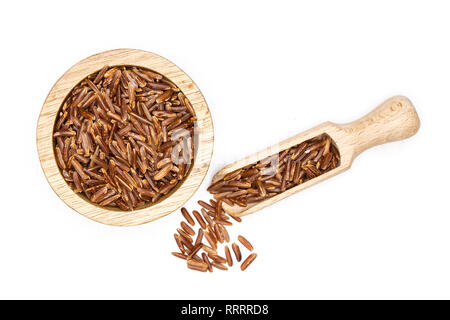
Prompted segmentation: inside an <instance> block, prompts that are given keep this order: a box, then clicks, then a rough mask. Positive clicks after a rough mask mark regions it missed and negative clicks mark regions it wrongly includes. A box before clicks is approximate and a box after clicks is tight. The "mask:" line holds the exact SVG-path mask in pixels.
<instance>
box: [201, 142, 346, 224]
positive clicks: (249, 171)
mask: <svg viewBox="0 0 450 320" xmlns="http://www.w3.org/2000/svg"><path fill="white" fill-rule="evenodd" d="M339 165H340V154H339V151H338V149H337V147H336V145H335V143H334V142H333V141H332V139H331V137H330V136H328V135H327V134H322V135H320V136H318V137H315V138H312V139H309V140H307V141H304V142H302V143H300V144H297V145H295V146H292V147H290V148H288V149H286V150H283V151H281V152H279V153H278V154H275V155H271V156H269V157H266V158H265V159H262V160H260V161H258V162H256V163H253V164H250V165H247V166H245V167H244V168H240V169H237V170H235V171H232V172H229V173H227V174H226V175H225V176H224V177H223V178H222V179H220V180H218V181H216V182H214V183H213V184H211V185H210V186H209V187H208V191H209V192H210V193H212V194H213V195H214V199H215V200H216V201H223V202H225V203H227V204H228V205H230V206H234V205H237V206H241V207H246V206H247V205H248V204H251V203H257V202H259V201H262V200H264V199H267V198H270V197H273V196H275V195H277V194H280V193H282V192H284V191H286V190H288V189H290V188H293V187H295V186H297V185H299V184H302V183H304V182H306V181H308V180H310V179H314V178H315V177H317V176H319V175H321V174H324V173H326V172H328V171H330V170H333V169H334V168H336V167H338V166H339ZM199 203H200V202H199ZM201 205H202V206H203V207H205V208H206V209H208V210H210V209H209V208H207V207H206V206H205V205H204V204H201ZM231 217H232V218H235V217H233V216H231Z"/></svg>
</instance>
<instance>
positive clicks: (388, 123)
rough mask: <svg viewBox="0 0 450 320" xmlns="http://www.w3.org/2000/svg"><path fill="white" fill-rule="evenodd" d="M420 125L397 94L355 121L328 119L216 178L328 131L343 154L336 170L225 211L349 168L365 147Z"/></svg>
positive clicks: (246, 210) (251, 208) (236, 211)
mask: <svg viewBox="0 0 450 320" xmlns="http://www.w3.org/2000/svg"><path fill="white" fill-rule="evenodd" d="M419 128H420V120H419V117H418V115H417V112H416V110H415V108H414V106H413V104H412V103H411V101H410V100H409V99H408V98H406V97H403V96H395V97H392V98H390V99H388V100H386V101H385V102H383V103H382V104H381V105H380V106H379V107H377V108H376V109H374V110H373V111H372V112H370V113H369V114H367V115H366V116H364V117H362V118H361V119H358V120H356V121H354V122H351V123H348V124H335V123H332V122H326V123H323V124H321V125H319V126H317V127H314V128H312V129H310V130H307V131H305V132H302V133H300V134H298V135H296V136H294V137H292V138H289V139H286V140H284V141H282V142H280V143H278V144H276V145H273V146H271V147H269V148H267V149H265V150H263V151H261V152H258V153H256V154H253V155H251V156H248V157H246V158H244V159H242V160H239V161H236V162H234V163H233V164H230V165H228V166H226V167H225V168H223V169H222V170H220V171H219V172H217V173H216V174H215V175H214V177H213V183H214V182H216V181H218V180H220V179H222V178H223V177H224V176H225V175H226V174H227V173H229V172H232V171H234V170H237V169H239V168H242V167H244V166H246V165H249V164H252V163H255V162H257V161H259V160H261V159H264V158H266V157H268V156H270V155H273V154H277V153H278V152H280V151H283V150H286V149H288V148H290V147H292V146H294V145H297V144H299V143H301V142H303V141H305V140H308V139H311V138H314V137H316V136H318V135H321V134H322V133H327V134H328V135H329V136H330V137H331V138H332V139H333V140H334V142H335V143H336V145H337V147H338V149H339V152H340V155H341V164H340V166H339V167H337V168H336V169H333V170H331V171H328V172H326V173H324V174H322V175H320V176H318V177H316V178H314V179H311V180H308V181H306V182H305V183H302V184H299V185H297V186H295V187H293V188H291V189H288V190H286V191H285V192H282V193H280V194H278V195H276V196H274V197H272V198H268V199H266V200H263V201H261V202H258V203H254V204H249V205H248V206H247V207H239V206H229V205H227V204H225V203H224V204H223V208H224V210H225V211H227V212H229V213H231V214H233V215H237V216H244V215H247V214H251V213H253V212H256V211H258V210H260V209H262V208H265V207H267V206H269V205H271V204H273V203H275V202H277V201H280V200H282V199H284V198H286V197H288V196H290V195H292V194H294V193H297V192H299V191H301V190H304V189H306V188H308V187H310V186H312V185H314V184H316V183H319V182H321V181H323V180H326V179H328V178H330V177H332V176H335V175H337V174H338V173H341V172H343V171H345V170H347V169H349V168H350V167H351V165H352V162H353V159H354V158H355V157H356V156H358V155H359V154H360V153H361V152H363V151H364V150H366V149H368V148H371V147H374V146H376V145H379V144H383V143H388V142H393V141H397V140H402V139H407V138H409V137H411V136H413V135H414V134H416V132H417V131H418V130H419Z"/></svg>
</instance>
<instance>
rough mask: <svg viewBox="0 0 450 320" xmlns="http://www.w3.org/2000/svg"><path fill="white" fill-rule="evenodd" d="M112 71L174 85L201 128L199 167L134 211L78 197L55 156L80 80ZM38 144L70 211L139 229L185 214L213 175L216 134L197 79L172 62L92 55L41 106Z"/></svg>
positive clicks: (138, 53) (126, 53)
mask: <svg viewBox="0 0 450 320" xmlns="http://www.w3.org/2000/svg"><path fill="white" fill-rule="evenodd" d="M105 65H108V66H121V65H127V66H138V67H143V68H147V69H150V70H153V71H156V72H158V73H160V74H162V75H164V76H165V77H166V78H168V79H169V80H170V81H172V82H173V83H174V84H175V85H176V86H177V87H178V88H179V89H180V90H181V91H182V92H183V94H184V95H185V96H186V98H187V99H188V100H189V101H190V103H191V105H192V107H193V108H194V111H195V114H196V117H197V121H196V122H197V123H196V126H197V127H196V132H197V147H196V153H195V155H196V156H195V159H194V163H193V164H194V165H193V167H192V168H191V171H190V173H189V174H188V176H187V177H186V178H185V179H184V180H183V181H182V183H181V185H180V186H179V187H178V188H177V190H175V191H174V192H173V193H172V194H171V195H169V196H168V197H167V198H165V199H163V200H162V201H160V202H157V203H156V204H154V205H152V206H150V207H146V208H142V209H137V210H134V211H119V210H113V209H108V208H105V207H100V206H97V205H95V204H93V203H92V202H90V201H88V200H86V199H83V198H82V197H80V196H79V195H77V194H76V193H75V192H74V191H73V190H72V189H71V188H70V187H69V185H68V184H67V182H66V181H65V180H64V178H63V177H62V174H61V173H60V170H59V168H58V166H57V163H56V159H55V155H54V150H53V128H54V123H55V119H56V115H57V113H58V111H59V109H60V107H61V105H62V103H63V101H64V99H65V98H66V96H67V95H68V93H69V92H70V91H71V90H72V89H73V87H75V86H76V85H77V84H78V83H79V82H80V81H81V80H83V79H84V78H86V77H87V76H88V75H90V74H92V73H94V72H97V71H98V70H100V69H101V68H102V67H104V66H105ZM36 144H37V149H38V154H39V160H40V163H41V167H42V170H43V171H44V175H45V177H46V179H47V181H48V183H49V184H50V186H51V188H52V189H53V191H54V192H55V193H56V194H57V195H58V197H59V198H61V200H63V201H64V202H65V203H66V204H67V205H68V206H69V207H71V208H72V209H74V210H75V211H77V212H78V213H80V214H81V215H83V216H85V217H87V218H89V219H92V220H94V221H97V222H100V223H103V224H107V225H114V226H134V225H140V224H143V223H147V222H150V221H153V220H156V219H159V218H161V217H164V216H166V215H168V214H170V213H172V212H174V211H175V210H177V209H178V208H180V207H181V206H182V205H183V204H184V203H185V202H186V201H187V200H189V199H190V198H191V197H192V195H193V194H194V193H195V191H197V189H198V188H199V187H200V185H201V183H202V181H203V179H204V178H205V176H206V173H207V172H208V169H209V166H210V162H211V157H212V152H213V145H214V128H213V123H212V117H211V114H210V112H209V108H208V105H207V103H206V101H205V98H204V97H203V95H202V93H201V91H200V89H199V88H198V87H197V85H196V84H195V83H194V81H192V79H191V78H190V77H189V76H188V75H187V74H186V73H185V72H184V71H183V70H181V69H180V68H179V67H178V66H176V65H175V64H174V63H172V62H171V61H169V60H167V59H165V58H164V57H161V56H159V55H157V54H155V53H152V52H148V51H143V50H138V49H114V50H109V51H104V52H100V53H97V54H94V55H91V56H89V57H87V58H85V59H83V60H81V61H80V62H78V63H76V64H75V65H73V66H72V67H71V68H69V69H68V70H67V71H66V72H65V73H64V74H63V75H62V76H61V77H60V78H59V79H58V80H57V81H56V83H55V84H54V85H53V87H52V88H51V90H50V92H49V94H48V96H47V98H46V99H45V102H44V104H43V106H42V110H41V113H40V115H39V119H38V124H37V128H36Z"/></svg>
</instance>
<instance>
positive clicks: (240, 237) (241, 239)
mask: <svg viewBox="0 0 450 320" xmlns="http://www.w3.org/2000/svg"><path fill="white" fill-rule="evenodd" d="M238 240H239V242H240V243H242V245H243V246H244V247H246V248H247V250H249V251H253V246H252V244H251V243H250V241H248V240H247V239H245V238H244V237H243V236H241V235H239V236H238Z"/></svg>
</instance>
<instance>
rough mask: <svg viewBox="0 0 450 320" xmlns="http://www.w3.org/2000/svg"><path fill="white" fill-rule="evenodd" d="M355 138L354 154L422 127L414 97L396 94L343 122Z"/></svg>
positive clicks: (347, 131) (398, 138)
mask: <svg viewBox="0 0 450 320" xmlns="http://www.w3.org/2000/svg"><path fill="white" fill-rule="evenodd" d="M341 128H343V129H344V130H345V131H346V133H347V134H348V135H349V136H350V137H351V138H352V139H351V140H352V144H353V147H354V154H355V156H356V155H359V154H360V153H361V152H363V151H364V150H366V149H368V148H371V147H374V146H377V145H379V144H383V143H388V142H393V141H398V140H403V139H407V138H409V137H411V136H413V135H414V134H416V132H417V131H418V130H419V128H420V120H419V116H418V115H417V112H416V109H415V108H414V106H413V104H412V103H411V101H410V100H409V99H408V98H406V97H404V96H395V97H392V98H389V99H387V100H386V101H384V102H383V103H382V104H381V105H380V106H378V107H377V108H375V109H374V110H373V111H372V112H370V113H369V114H367V115H366V116H364V117H362V118H361V119H358V120H356V121H353V122H350V123H347V124H344V125H342V126H341Z"/></svg>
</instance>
